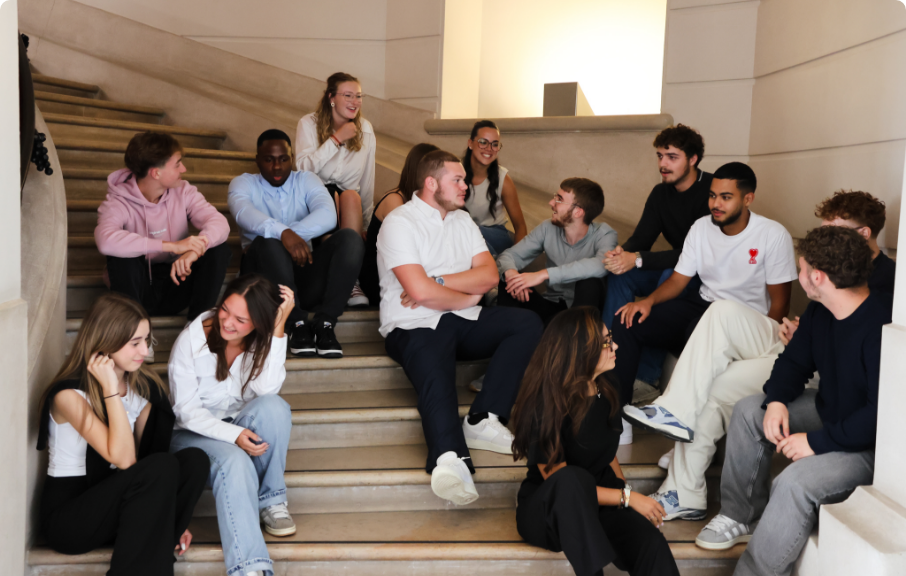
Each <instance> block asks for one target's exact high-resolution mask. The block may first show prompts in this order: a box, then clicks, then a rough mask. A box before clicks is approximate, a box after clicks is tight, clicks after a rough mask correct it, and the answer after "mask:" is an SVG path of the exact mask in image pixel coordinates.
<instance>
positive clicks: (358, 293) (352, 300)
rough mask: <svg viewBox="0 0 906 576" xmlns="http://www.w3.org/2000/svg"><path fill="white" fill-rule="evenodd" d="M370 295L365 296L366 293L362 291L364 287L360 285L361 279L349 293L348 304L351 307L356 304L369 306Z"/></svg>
mask: <svg viewBox="0 0 906 576" xmlns="http://www.w3.org/2000/svg"><path fill="white" fill-rule="evenodd" d="M368 304H369V302H368V296H365V293H364V292H362V287H361V286H359V281H358V280H356V281H355V286H353V287H352V294H350V295H349V300H347V301H346V305H347V306H349V307H350V308H354V307H356V306H368Z"/></svg>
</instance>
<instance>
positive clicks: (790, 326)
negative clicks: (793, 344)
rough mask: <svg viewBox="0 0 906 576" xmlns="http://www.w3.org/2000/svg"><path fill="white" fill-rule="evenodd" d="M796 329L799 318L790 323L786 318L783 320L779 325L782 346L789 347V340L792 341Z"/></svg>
mask: <svg viewBox="0 0 906 576" xmlns="http://www.w3.org/2000/svg"><path fill="white" fill-rule="evenodd" d="M798 329H799V316H796V319H795V320H793V321H792V322H791V321H790V320H788V319H787V318H784V319H783V324H781V325H780V341H781V342H783V345H784V346H789V345H790V340H792V339H793V334H795V333H796V330H798Z"/></svg>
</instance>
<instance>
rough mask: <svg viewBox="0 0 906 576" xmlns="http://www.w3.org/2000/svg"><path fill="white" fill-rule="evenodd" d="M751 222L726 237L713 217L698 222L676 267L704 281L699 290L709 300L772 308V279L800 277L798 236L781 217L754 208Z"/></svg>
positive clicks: (761, 309)
mask: <svg viewBox="0 0 906 576" xmlns="http://www.w3.org/2000/svg"><path fill="white" fill-rule="evenodd" d="M749 216H750V217H749V224H748V225H747V226H746V228H745V230H743V231H742V232H740V233H739V234H737V235H736V236H727V235H726V234H724V233H723V232H722V231H721V229H720V227H718V226H715V225H714V224H713V223H712V222H711V216H703V217H701V218H699V219H698V220H696V221H695V223H694V224H693V225H692V228H690V229H689V234H688V235H687V236H686V241H685V243H684V244H683V253H682V255H680V259H679V262H678V263H677V264H676V268H675V270H676V271H677V272H679V273H680V274H682V275H683V276H690V277H691V276H695V275H696V274H698V275H699V277H700V278H701V280H702V287H701V289H700V291H699V293H700V294H701V297H702V298H703V299H704V300H707V301H708V302H714V301H716V300H732V301H734V302H739V303H740V304H745V305H746V306H748V307H750V308H752V309H753V310H757V311H758V312H761V313H762V314H767V313H768V310H770V308H771V298H770V296H769V295H768V289H767V285H768V284H783V283H784V282H790V281H792V280H795V279H796V278H797V277H798V273H797V271H796V255H795V253H794V251H793V238H792V237H791V236H790V233H789V232H787V231H786V228H784V227H783V225H782V224H780V223H779V222H775V221H773V220H769V219H768V218H765V217H764V216H759V215H758V214H755V213H754V212H751V211H750V212H749Z"/></svg>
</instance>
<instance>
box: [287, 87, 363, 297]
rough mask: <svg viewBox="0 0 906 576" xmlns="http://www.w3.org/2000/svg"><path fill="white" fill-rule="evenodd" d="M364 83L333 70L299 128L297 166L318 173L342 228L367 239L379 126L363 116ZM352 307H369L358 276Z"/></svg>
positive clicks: (297, 134)
mask: <svg viewBox="0 0 906 576" xmlns="http://www.w3.org/2000/svg"><path fill="white" fill-rule="evenodd" d="M362 98H363V96H362V86H361V84H359V80H358V78H356V77H355V76H352V75H350V74H346V73H344V72H337V73H336V74H331V75H330V77H329V78H328V79H327V87H326V88H325V89H324V94H323V95H322V96H321V101H320V102H318V109H317V110H316V111H315V112H312V113H311V114H306V115H305V116H303V117H302V119H301V120H299V124H298V126H297V127H296V141H295V145H294V146H293V150H294V151H295V155H296V170H308V171H309V172H314V173H315V174H317V175H318V177H319V178H320V179H321V181H322V182H324V185H325V186H326V187H327V191H328V192H330V195H331V196H332V197H333V198H334V201H335V202H336V205H337V228H338V229H342V228H349V229H351V230H355V231H356V232H357V233H358V234H359V235H360V236H361V237H362V238H363V240H364V238H365V230H367V229H368V224H369V223H370V221H371V214H372V212H374V151H375V140H374V129H373V128H372V127H371V123H370V122H368V120H365V119H364V118H362ZM348 304H349V306H367V305H368V298H367V297H366V296H365V294H364V293H363V292H362V289H361V288H360V287H359V283H358V281H356V284H355V286H354V287H353V289H352V294H351V295H350V297H349V302H348Z"/></svg>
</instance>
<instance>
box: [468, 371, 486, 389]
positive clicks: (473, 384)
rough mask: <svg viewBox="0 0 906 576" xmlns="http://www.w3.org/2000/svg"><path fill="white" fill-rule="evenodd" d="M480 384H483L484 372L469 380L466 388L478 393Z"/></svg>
mask: <svg viewBox="0 0 906 576" xmlns="http://www.w3.org/2000/svg"><path fill="white" fill-rule="evenodd" d="M482 386H484V374H482V375H481V376H479V377H478V378H476V379H474V380H472V381H471V382H469V385H468V389H469V390H471V391H472V392H475V393H476V394H478V393H479V392H481V387H482Z"/></svg>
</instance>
